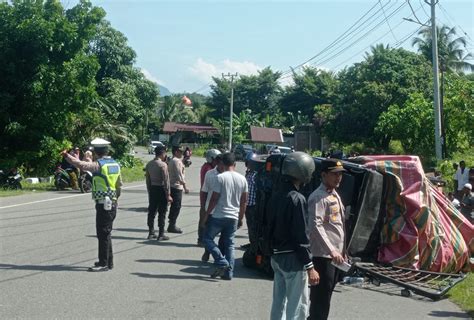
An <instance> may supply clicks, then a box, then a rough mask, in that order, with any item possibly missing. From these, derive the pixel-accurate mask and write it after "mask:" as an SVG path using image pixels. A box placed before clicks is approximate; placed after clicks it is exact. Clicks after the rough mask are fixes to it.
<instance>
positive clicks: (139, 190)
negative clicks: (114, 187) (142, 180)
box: [122, 189, 147, 193]
mask: <svg viewBox="0 0 474 320" xmlns="http://www.w3.org/2000/svg"><path fill="white" fill-rule="evenodd" d="M122 193H147V191H146V189H144V190H142V189H123V190H122Z"/></svg>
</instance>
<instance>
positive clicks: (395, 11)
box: [280, 3, 406, 80]
mask: <svg viewBox="0 0 474 320" xmlns="http://www.w3.org/2000/svg"><path fill="white" fill-rule="evenodd" d="M404 6H406V3H402V4H401V5H400V6H399V7H397V8H396V9H395V10H394V11H392V12H391V13H390V14H389V16H388V17H387V19H390V18H392V17H393V16H394V15H395V14H397V13H398V12H399V11H400V10H401V9H402V8H403V7H404ZM384 22H385V20H382V21H380V22H379V23H377V24H376V25H375V26H374V27H372V28H371V29H370V30H369V31H367V32H366V33H364V34H363V35H362V36H360V37H359V38H357V39H356V40H355V41H353V42H351V43H350V44H349V45H347V46H345V47H344V48H342V49H341V50H339V51H338V52H336V53H335V54H333V55H331V56H330V57H328V55H327V54H326V55H325V56H324V57H328V58H324V57H322V59H325V60H318V61H317V62H314V63H313V65H317V64H324V63H327V62H329V61H331V60H332V59H334V58H336V57H338V56H339V55H341V54H342V53H343V52H345V51H347V50H348V49H349V48H351V47H352V46H353V45H354V44H356V43H358V42H360V41H361V40H362V39H364V38H365V37H366V36H367V35H369V34H370V33H372V32H373V31H374V30H375V29H377V28H378V27H380V26H381V25H382V24H383V23H384ZM358 34H359V33H358ZM339 47H341V46H339ZM291 76H292V75H291V74H290V75H286V76H284V77H281V78H280V80H284V79H287V78H290V77H291Z"/></svg>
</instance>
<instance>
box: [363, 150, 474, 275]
mask: <svg viewBox="0 0 474 320" xmlns="http://www.w3.org/2000/svg"><path fill="white" fill-rule="evenodd" d="M361 158H362V160H363V162H364V164H365V165H366V166H367V167H368V168H371V169H374V170H377V171H378V172H380V173H382V174H384V175H385V177H386V179H385V181H386V182H385V188H386V194H385V197H384V198H385V199H386V203H385V208H384V211H385V219H384V226H383V229H382V243H381V247H380V249H379V252H378V260H379V262H381V263H391V264H393V265H395V266H403V267H411V268H415V269H422V270H429V271H437V272H459V271H468V270H469V269H470V266H469V257H470V255H471V252H470V249H469V244H472V243H473V241H474V226H473V225H472V224H471V223H470V222H469V221H468V220H467V219H466V218H465V217H464V216H463V215H462V214H461V213H460V212H459V211H458V210H456V209H455V208H454V206H453V205H452V204H451V203H450V201H449V200H448V199H447V198H446V197H445V196H444V195H443V194H441V193H440V192H439V191H438V190H437V189H436V188H435V187H434V186H433V185H432V184H431V183H430V182H429V181H428V179H427V178H426V177H425V175H424V171H423V168H422V166H421V163H420V160H419V158H418V157H416V156H364V157H361ZM471 248H472V246H471Z"/></svg>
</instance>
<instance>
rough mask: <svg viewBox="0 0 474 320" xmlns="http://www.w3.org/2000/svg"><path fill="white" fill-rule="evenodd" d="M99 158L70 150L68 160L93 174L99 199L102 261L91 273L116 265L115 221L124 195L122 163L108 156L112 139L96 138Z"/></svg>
mask: <svg viewBox="0 0 474 320" xmlns="http://www.w3.org/2000/svg"><path fill="white" fill-rule="evenodd" d="M91 145H92V146H93V147H94V152H95V154H96V156H97V161H94V162H85V161H80V160H79V159H77V158H75V157H74V156H72V155H70V154H69V153H67V152H66V151H63V153H62V154H63V157H64V159H65V160H66V161H67V162H68V163H70V164H72V165H73V166H75V167H76V168H79V169H80V170H83V171H90V172H92V173H93V183H92V198H93V200H94V201H95V210H96V231H97V239H98V241H99V254H98V256H99V261H97V262H95V263H94V265H93V266H92V267H90V268H89V269H88V271H91V272H98V271H108V270H110V269H112V268H113V267H114V262H113V252H112V239H111V237H110V234H111V232H112V224H113V222H114V219H115V216H116V214H117V199H118V198H119V196H120V191H121V186H122V178H121V175H120V165H119V164H118V163H117V162H116V161H115V160H114V159H112V158H111V157H110V156H108V147H109V145H110V142H108V141H107V140H104V139H101V138H96V139H94V140H92V141H91Z"/></svg>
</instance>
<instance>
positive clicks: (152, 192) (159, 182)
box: [145, 146, 173, 241]
mask: <svg viewBox="0 0 474 320" xmlns="http://www.w3.org/2000/svg"><path fill="white" fill-rule="evenodd" d="M166 157H167V156H166V147H165V146H157V147H156V148H155V159H153V160H151V161H150V162H148V163H147V165H146V167H145V177H146V188H147V191H148V220H147V224H148V230H149V233H148V240H151V239H157V240H159V241H164V240H169V237H168V236H166V235H165V219H166V211H167V210H168V203H171V202H172V201H173V199H172V198H171V193H170V178H169V175H168V165H167V164H166ZM157 210H158V230H159V231H158V232H159V233H158V235H156V233H155V228H154V223H155V217H156V211H157Z"/></svg>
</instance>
